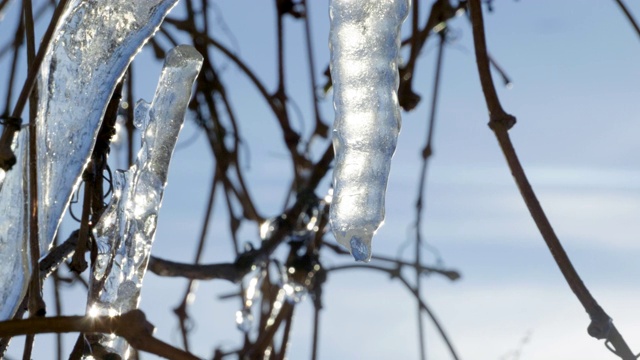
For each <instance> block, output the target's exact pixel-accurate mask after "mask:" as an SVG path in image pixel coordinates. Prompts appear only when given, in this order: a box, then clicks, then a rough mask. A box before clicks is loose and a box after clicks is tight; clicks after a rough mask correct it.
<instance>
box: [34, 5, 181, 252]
mask: <svg viewBox="0 0 640 360" xmlns="http://www.w3.org/2000/svg"><path fill="white" fill-rule="evenodd" d="M176 2H177V0H138V1H131V0H109V1H102V0H74V1H71V3H70V4H69V5H68V6H67V8H66V9H65V12H64V15H63V17H62V19H61V21H60V25H59V27H58V28H57V29H56V33H55V36H54V39H55V40H54V41H53V42H52V44H51V45H50V47H49V49H48V51H47V54H46V56H45V58H44V62H43V65H42V67H41V69H40V77H39V79H38V97H39V103H38V117H37V138H38V141H37V143H38V177H39V179H40V180H39V182H38V184H39V186H38V205H39V206H38V209H39V212H38V217H39V219H40V251H41V253H43V254H44V253H45V252H46V251H47V250H48V248H49V246H50V244H51V241H52V240H53V236H54V234H55V232H56V230H57V228H58V224H59V222H60V219H61V216H62V214H63V212H64V211H65V210H66V208H67V206H68V204H69V199H70V197H71V194H72V192H73V190H74V188H75V185H76V184H77V183H78V182H79V180H80V175H81V173H82V171H83V169H84V167H85V165H86V163H87V161H88V159H89V156H90V155H91V151H92V150H93V146H94V144H95V139H96V135H97V133H98V130H99V128H100V124H101V121H102V117H103V115H104V112H105V109H106V107H107V104H108V103H109V99H110V98H111V95H112V94H113V89H114V88H115V85H116V83H117V82H118V80H119V79H120V78H121V77H122V75H123V74H124V71H125V70H126V68H127V66H128V65H129V63H130V62H131V60H132V59H133V57H134V56H135V55H136V54H137V53H138V51H139V50H140V48H141V47H142V45H144V44H145V43H146V42H147V40H148V39H149V38H150V37H151V36H152V35H153V34H154V33H155V32H156V30H157V29H158V27H159V26H160V24H161V23H162V20H163V19H164V17H165V16H166V15H167V13H168V12H169V10H171V8H172V7H173V6H174V5H175V4H176Z"/></svg>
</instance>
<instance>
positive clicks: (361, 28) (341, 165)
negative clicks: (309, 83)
mask: <svg viewBox="0 0 640 360" xmlns="http://www.w3.org/2000/svg"><path fill="white" fill-rule="evenodd" d="M409 6H410V1H409V0H370V1H359V0H332V1H331V7H330V16H331V34H330V42H329V44H330V49H331V78H332V79H333V87H334V95H333V102H334V107H335V110H336V119H335V122H334V125H333V144H334V148H335V153H336V165H335V169H334V175H333V184H334V194H333V202H332V204H331V213H330V221H331V227H332V229H333V233H334V235H335V237H336V239H337V240H338V242H339V243H340V244H342V245H344V246H345V247H346V248H347V249H350V251H351V254H352V255H353V257H354V258H355V259H356V260H359V261H369V259H370V258H371V239H372V237H373V235H374V234H375V232H376V230H377V229H378V228H379V227H380V225H381V224H382V222H383V220H384V199H385V191H386V188H387V180H388V177H389V171H390V167H391V157H392V156H393V153H394V151H395V148H396V142H397V138H398V133H399V131H400V109H399V106H398V92H397V91H398V57H399V54H398V53H399V48H400V37H399V33H400V26H401V25H402V22H403V21H404V19H405V18H406V16H407V14H408V11H409Z"/></svg>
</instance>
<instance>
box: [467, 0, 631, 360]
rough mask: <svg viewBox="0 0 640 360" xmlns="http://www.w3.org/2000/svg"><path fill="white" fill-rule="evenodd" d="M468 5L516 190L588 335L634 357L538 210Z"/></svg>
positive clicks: (477, 14)
mask: <svg viewBox="0 0 640 360" xmlns="http://www.w3.org/2000/svg"><path fill="white" fill-rule="evenodd" d="M469 8H470V12H471V20H472V26H473V42H474V47H475V54H476V62H477V65H478V74H479V75H480V82H481V85H482V90H483V92H484V97H485V100H486V103H487V109H488V110H489V118H490V120H489V127H490V128H491V129H492V130H493V132H494V133H495V135H496V138H497V139H498V143H499V144H500V148H501V149H502V152H503V154H504V156H505V158H506V160H507V164H508V165H509V169H510V170H511V174H512V175H513V177H514V180H515V182H516V184H517V186H518V188H519V189H520V194H521V195H522V198H523V199H524V202H525V204H526V205H527V208H528V209H529V213H530V214H531V217H532V218H533V220H534V222H535V223H536V225H537V227H538V230H539V231H540V234H541V235H542V237H543V238H544V240H545V242H546V244H547V247H548V248H549V250H550V252H551V254H552V256H553V258H554V260H555V261H556V264H557V265H558V267H559V268H560V271H561V272H562V275H563V276H564V278H565V280H566V281H567V283H568V284H569V287H570V288H571V290H572V291H573V293H574V294H575V295H576V297H577V298H578V300H579V301H580V303H581V304H582V306H583V307H584V308H585V310H586V311H587V313H588V314H589V316H590V318H591V323H590V324H589V327H588V333H589V335H591V336H592V337H595V338H596V339H607V340H608V341H609V342H611V344H612V345H613V346H614V348H615V353H616V355H618V356H620V357H621V358H622V359H625V360H631V359H634V360H635V359H636V356H635V355H634V354H633V353H632V352H631V350H630V349H629V346H628V345H627V344H626V342H625V341H624V340H623V339H622V336H620V334H619V333H618V331H617V329H616V328H615V326H614V325H613V322H612V320H611V318H610V317H609V315H607V313H606V312H605V311H604V309H602V307H600V305H599V304H598V302H597V301H596V300H595V298H594V297H593V296H592V295H591V293H590V292H589V289H587V287H586V286H585V284H584V283H583V282H582V279H581V278H580V276H579V275H578V273H577V272H576V270H575V268H574V267H573V265H572V264H571V260H570V259H569V257H568V255H567V253H566V252H565V250H564V248H563V247H562V244H561V243H560V240H559V239H558V237H557V235H556V233H555V232H554V230H553V228H552V227H551V223H550V222H549V219H548V218H547V216H546V214H545V213H544V210H542V206H540V202H539V201H538V199H537V197H536V195H535V192H534V191H533V188H532V187H531V184H530V183H529V180H528V179H527V177H526V175H525V172H524V169H523V168H522V165H521V164H520V160H519V159H518V156H517V155H516V152H515V149H514V147H513V144H512V143H511V139H510V137H509V133H508V130H509V128H511V127H512V126H513V125H514V124H515V117H514V116H512V115H510V114H508V113H506V112H505V111H504V109H503V108H502V105H501V104H500V100H499V98H498V95H497V92H496V89H495V86H494V85H493V80H492V78H491V73H490V71H489V59H488V56H487V50H486V40H485V34H484V23H483V18H482V8H481V6H480V0H470V2H469Z"/></svg>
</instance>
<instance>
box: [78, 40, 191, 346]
mask: <svg viewBox="0 0 640 360" xmlns="http://www.w3.org/2000/svg"><path fill="white" fill-rule="evenodd" d="M201 66H202V55H200V54H199V53H198V52H197V51H196V50H195V49H194V48H193V47H191V46H187V45H180V46H178V47H176V48H174V49H173V50H171V51H170V52H169V53H168V54H167V58H166V59H165V63H164V67H163V70H162V75H161V76H160V81H159V83H158V87H157V89H156V93H155V96H154V99H153V102H152V103H151V104H147V103H145V102H144V101H142V100H140V101H139V102H138V105H137V106H136V111H135V115H136V117H138V118H137V119H136V123H137V124H140V125H141V130H142V131H141V134H142V147H141V149H140V151H139V152H138V156H137V159H136V161H135V163H134V164H133V165H132V166H131V168H129V170H127V171H124V172H123V171H118V172H116V173H115V179H114V189H113V196H112V198H111V201H110V203H109V205H108V206H107V208H106V209H105V212H104V214H103V215H102V217H101V218H100V220H98V222H97V224H96V226H95V227H94V237H95V239H96V242H97V247H98V256H97V259H96V265H95V269H94V271H93V276H92V278H91V289H90V293H89V304H88V309H89V311H88V312H89V314H90V315H93V316H98V315H110V316H113V315H119V314H122V313H125V312H127V311H130V310H133V309H136V308H137V307H138V303H139V301H140V291H141V287H142V279H143V277H144V274H145V272H146V270H147V264H148V262H149V255H150V253H151V246H152V244H153V239H154V235H155V230H156V224H157V217H158V211H159V210H160V205H161V202H162V195H163V192H164V187H165V185H166V182H167V172H168V170H169V162H170V160H171V155H172V153H173V149H174V147H175V144H176V141H177V139H178V134H179V132H180V129H181V127H182V123H183V121H184V116H185V112H186V110H187V105H188V103H189V99H190V98H191V88H192V86H193V82H194V81H195V78H196V76H197V75H198V72H199V71H200V67H201ZM94 337H97V338H94V339H93V342H94V343H99V344H100V345H102V347H103V348H104V349H107V351H109V352H114V353H117V354H119V355H120V356H122V357H123V358H126V356H125V354H126V352H127V350H128V345H127V343H126V342H125V341H124V340H123V339H120V338H115V337H111V336H104V335H95V336H94Z"/></svg>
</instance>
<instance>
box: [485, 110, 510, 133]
mask: <svg viewBox="0 0 640 360" xmlns="http://www.w3.org/2000/svg"><path fill="white" fill-rule="evenodd" d="M515 124H516V117H515V116H513V115H509V114H507V113H503V114H499V115H495V116H494V115H491V120H489V123H488V124H487V125H489V128H491V130H493V131H497V130H504V131H508V130H509V129H511V128H512V127H513V126H514V125H515Z"/></svg>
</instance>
